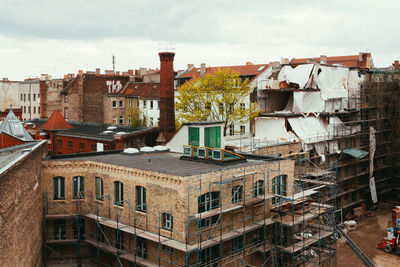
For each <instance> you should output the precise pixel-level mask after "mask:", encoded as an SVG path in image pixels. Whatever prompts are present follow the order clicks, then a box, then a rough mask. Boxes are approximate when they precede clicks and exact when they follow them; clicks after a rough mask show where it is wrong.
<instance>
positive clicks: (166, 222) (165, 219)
mask: <svg viewBox="0 0 400 267" xmlns="http://www.w3.org/2000/svg"><path fill="white" fill-rule="evenodd" d="M162 228H163V229H165V230H169V231H172V229H173V218H172V215H171V214H170V213H163V214H162Z"/></svg>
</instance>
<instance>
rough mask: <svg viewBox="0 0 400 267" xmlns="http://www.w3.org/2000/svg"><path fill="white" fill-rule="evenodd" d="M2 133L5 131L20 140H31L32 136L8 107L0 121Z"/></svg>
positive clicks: (0, 132)
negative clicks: (6, 112) (4, 116)
mask: <svg viewBox="0 0 400 267" xmlns="http://www.w3.org/2000/svg"><path fill="white" fill-rule="evenodd" d="M2 133H6V134H8V135H10V136H12V137H15V138H17V139H19V140H22V141H33V138H32V136H31V135H30V134H29V132H28V131H27V130H26V129H25V127H24V126H23V125H22V122H21V121H20V120H19V119H18V118H17V116H15V114H14V112H13V111H12V109H10V111H9V112H8V114H7V116H6V118H5V119H4V121H2V122H1V123H0V134H2Z"/></svg>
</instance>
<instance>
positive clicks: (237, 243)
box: [232, 236, 243, 253]
mask: <svg viewBox="0 0 400 267" xmlns="http://www.w3.org/2000/svg"><path fill="white" fill-rule="evenodd" d="M242 249H243V236H238V237H236V238H234V239H232V253H235V252H239V251H241V250H242Z"/></svg>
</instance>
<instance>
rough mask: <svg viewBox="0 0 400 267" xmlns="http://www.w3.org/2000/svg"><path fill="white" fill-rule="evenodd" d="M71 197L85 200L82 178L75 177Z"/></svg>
mask: <svg viewBox="0 0 400 267" xmlns="http://www.w3.org/2000/svg"><path fill="white" fill-rule="evenodd" d="M72 191H73V194H74V195H73V197H74V198H75V199H77V198H85V183H84V178H83V177H82V176H75V177H74V179H73V190H72Z"/></svg>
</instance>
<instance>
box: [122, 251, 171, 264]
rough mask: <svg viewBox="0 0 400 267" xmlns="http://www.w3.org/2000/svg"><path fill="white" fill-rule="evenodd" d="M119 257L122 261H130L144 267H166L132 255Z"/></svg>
mask: <svg viewBox="0 0 400 267" xmlns="http://www.w3.org/2000/svg"><path fill="white" fill-rule="evenodd" d="M119 257H120V258H121V259H124V260H127V261H130V262H133V263H139V264H140V265H143V266H146V267H159V266H161V267H164V265H158V264H155V263H152V262H151V261H149V260H147V259H144V258H141V257H139V256H136V257H135V255H133V254H131V253H126V254H123V255H121V256H119Z"/></svg>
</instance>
